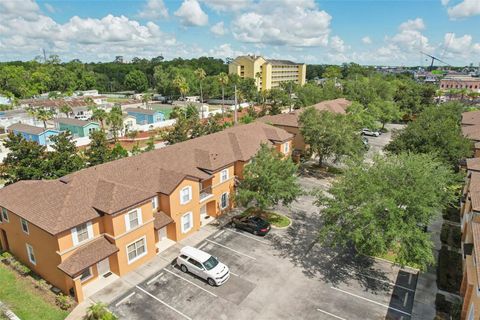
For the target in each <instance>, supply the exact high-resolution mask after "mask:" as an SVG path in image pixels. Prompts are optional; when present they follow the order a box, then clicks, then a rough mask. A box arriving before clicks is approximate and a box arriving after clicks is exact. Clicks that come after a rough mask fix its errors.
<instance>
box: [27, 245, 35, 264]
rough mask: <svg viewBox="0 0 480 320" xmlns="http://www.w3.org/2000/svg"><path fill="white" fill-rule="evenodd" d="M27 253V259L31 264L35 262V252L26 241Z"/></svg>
mask: <svg viewBox="0 0 480 320" xmlns="http://www.w3.org/2000/svg"><path fill="white" fill-rule="evenodd" d="M27 255H28V260H30V262H31V263H32V264H37V260H36V259H35V253H34V252H33V247H32V246H31V245H29V244H28V243H27Z"/></svg>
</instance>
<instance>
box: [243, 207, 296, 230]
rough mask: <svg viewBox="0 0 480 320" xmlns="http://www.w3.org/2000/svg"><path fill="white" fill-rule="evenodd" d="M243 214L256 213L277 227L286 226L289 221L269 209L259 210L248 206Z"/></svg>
mask: <svg viewBox="0 0 480 320" xmlns="http://www.w3.org/2000/svg"><path fill="white" fill-rule="evenodd" d="M242 214H243V215H257V216H260V217H261V218H263V219H265V220H267V221H268V222H270V224H271V225H272V226H274V227H277V228H285V227H288V226H289V225H290V223H291V221H290V219H289V218H288V217H286V216H284V215H283V214H279V213H275V212H270V211H261V210H259V209H256V208H248V209H247V210H245V211H244V212H243V213H242Z"/></svg>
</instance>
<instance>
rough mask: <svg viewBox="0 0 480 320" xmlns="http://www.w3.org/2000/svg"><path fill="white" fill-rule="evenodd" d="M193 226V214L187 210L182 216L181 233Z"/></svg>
mask: <svg viewBox="0 0 480 320" xmlns="http://www.w3.org/2000/svg"><path fill="white" fill-rule="evenodd" d="M192 228H193V214H192V213H191V212H187V213H185V214H184V215H183V216H182V233H187V232H188V231H190V230H191V229H192Z"/></svg>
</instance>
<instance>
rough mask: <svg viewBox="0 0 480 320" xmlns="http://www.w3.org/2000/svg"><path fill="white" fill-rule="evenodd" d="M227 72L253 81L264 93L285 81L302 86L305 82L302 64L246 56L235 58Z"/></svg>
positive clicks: (305, 72) (305, 71) (305, 68)
mask: <svg viewBox="0 0 480 320" xmlns="http://www.w3.org/2000/svg"><path fill="white" fill-rule="evenodd" d="M228 72H229V73H230V74H237V75H239V76H240V77H242V78H251V79H254V80H255V84H256V86H257V89H258V90H259V91H260V90H263V91H264V90H270V89H272V88H277V87H279V86H280V83H282V82H287V81H293V82H294V83H296V84H299V85H302V86H303V85H304V84H305V82H306V74H307V67H306V65H305V64H304V63H296V62H292V61H289V60H272V59H265V58H264V57H262V56H256V55H247V56H239V57H237V58H235V59H234V60H233V61H232V62H231V63H230V64H229V65H228Z"/></svg>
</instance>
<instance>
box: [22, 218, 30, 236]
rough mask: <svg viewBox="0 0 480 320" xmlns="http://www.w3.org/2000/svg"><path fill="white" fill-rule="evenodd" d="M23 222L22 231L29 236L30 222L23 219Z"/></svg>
mask: <svg viewBox="0 0 480 320" xmlns="http://www.w3.org/2000/svg"><path fill="white" fill-rule="evenodd" d="M21 221H22V230H23V232H25V233H26V234H29V233H30V231H29V230H28V222H27V220H25V219H21Z"/></svg>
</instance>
